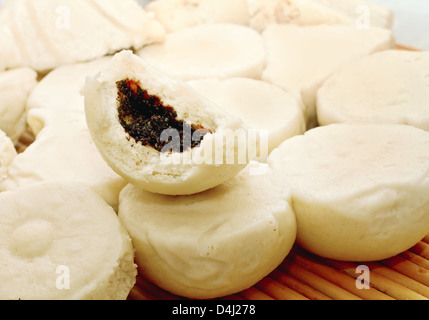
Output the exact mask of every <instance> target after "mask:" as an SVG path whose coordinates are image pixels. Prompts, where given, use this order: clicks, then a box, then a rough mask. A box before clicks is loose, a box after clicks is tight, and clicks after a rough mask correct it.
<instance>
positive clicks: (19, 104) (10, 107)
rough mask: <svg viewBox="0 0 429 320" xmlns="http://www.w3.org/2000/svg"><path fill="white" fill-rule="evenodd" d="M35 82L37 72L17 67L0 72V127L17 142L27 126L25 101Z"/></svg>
mask: <svg viewBox="0 0 429 320" xmlns="http://www.w3.org/2000/svg"><path fill="white" fill-rule="evenodd" d="M36 84H37V73H36V72H35V71H34V70H32V69H29V68H18V69H14V70H9V71H5V72H1V73H0V129H1V130H2V131H4V132H5V133H6V134H7V135H8V136H9V137H10V138H11V139H12V141H13V142H14V143H17V142H18V140H19V138H20V137H21V135H22V134H23V133H24V132H25V130H26V128H27V121H26V120H27V119H26V117H27V113H26V102H27V98H28V96H29V95H30V93H31V91H32V90H33V88H34V87H35V86H36Z"/></svg>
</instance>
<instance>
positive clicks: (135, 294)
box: [128, 286, 157, 300]
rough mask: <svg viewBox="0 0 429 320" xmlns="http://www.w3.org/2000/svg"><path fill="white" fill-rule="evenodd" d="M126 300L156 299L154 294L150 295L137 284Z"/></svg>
mask: <svg viewBox="0 0 429 320" xmlns="http://www.w3.org/2000/svg"><path fill="white" fill-rule="evenodd" d="M128 300H157V299H156V298H155V297H154V296H152V295H151V294H150V293H148V292H146V291H144V290H142V289H141V288H140V287H139V286H135V287H134V288H133V289H132V290H131V292H130V294H129V296H128Z"/></svg>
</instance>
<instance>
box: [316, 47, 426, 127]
mask: <svg viewBox="0 0 429 320" xmlns="http://www.w3.org/2000/svg"><path fill="white" fill-rule="evenodd" d="M428 106H429V52H424V51H422V52H411V51H400V50H387V51H383V52H378V53H376V54H373V55H370V56H367V57H363V58H362V59H360V60H358V61H355V62H354V63H352V64H350V65H347V66H344V67H343V68H341V69H339V70H338V71H337V72H335V73H334V74H333V75H332V76H331V77H330V78H329V79H328V80H327V81H326V82H325V83H324V84H323V86H322V87H321V89H320V90H319V92H318V95H317V115H318V119H319V123H320V124H321V125H328V124H332V123H341V122H371V123H398V124H408V125H412V126H415V127H417V128H420V129H423V130H426V131H429V107H428Z"/></svg>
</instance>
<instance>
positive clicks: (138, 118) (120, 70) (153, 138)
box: [83, 51, 258, 195]
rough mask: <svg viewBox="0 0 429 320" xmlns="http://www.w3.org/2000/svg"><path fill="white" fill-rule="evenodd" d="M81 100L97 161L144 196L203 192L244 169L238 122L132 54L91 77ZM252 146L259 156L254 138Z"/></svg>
mask: <svg viewBox="0 0 429 320" xmlns="http://www.w3.org/2000/svg"><path fill="white" fill-rule="evenodd" d="M83 94H84V96H85V111H86V118H87V123H88V127H89V130H90V132H91V135H92V138H93V140H94V143H95V145H96V146H97V147H98V150H99V151H100V153H101V155H102V156H103V158H104V159H105V161H106V162H107V163H108V164H109V165H110V166H111V168H113V170H115V171H116V172H117V173H118V174H120V175H121V176H122V177H124V178H125V179H126V180H127V181H128V182H130V183H133V184H135V185H136V186H138V187H141V188H143V189H145V190H147V191H151V192H155V193H161V194H169V195H185V194H193V193H197V192H201V191H204V190H207V189H210V188H212V187H215V186H217V185H219V184H221V183H223V182H224V181H226V180H228V179H230V178H232V177H234V176H235V175H236V174H237V173H239V172H240V171H241V170H242V169H243V168H245V167H246V165H247V163H248V161H249V157H250V153H249V152H248V150H250V148H248V143H247V142H248V141H247V140H248V138H247V135H248V130H247V127H246V126H245V125H244V123H243V122H242V121H241V120H240V119H239V118H235V117H233V116H231V115H229V114H228V113H226V112H224V111H223V110H222V109H220V108H219V107H217V106H216V105H215V104H214V103H212V102H211V101H210V100H207V99H206V98H204V97H203V96H201V95H199V94H198V93H197V92H196V91H195V90H193V89H192V88H191V87H190V86H189V85H187V84H186V83H183V82H181V81H178V80H173V79H170V78H168V77H166V76H165V75H163V74H162V73H160V72H159V71H158V70H156V69H154V68H153V67H151V66H150V65H149V64H147V63H146V62H145V61H144V60H142V59H141V58H139V57H138V56H136V55H134V54H132V53H131V52H130V51H123V52H121V53H119V54H117V55H115V57H114V58H113V60H112V63H111V64H110V65H109V66H108V67H107V68H106V69H105V70H103V71H101V72H100V73H98V74H97V75H95V76H93V77H88V79H87V82H86V85H85V87H84V89H83ZM249 139H250V138H249ZM252 140H254V141H255V144H254V145H255V150H257V148H258V136H257V135H255V137H254V139H253V138H252ZM252 154H253V153H252Z"/></svg>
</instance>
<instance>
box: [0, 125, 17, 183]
mask: <svg viewBox="0 0 429 320" xmlns="http://www.w3.org/2000/svg"><path fill="white" fill-rule="evenodd" d="M16 156H17V152H16V149H15V146H14V145H13V142H12V140H11V139H10V138H9V137H8V136H6V133H4V132H3V131H2V130H0V183H1V181H2V180H3V179H4V178H5V177H6V174H7V168H8V167H9V165H10V164H11V162H12V161H13V159H15V157H16Z"/></svg>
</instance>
